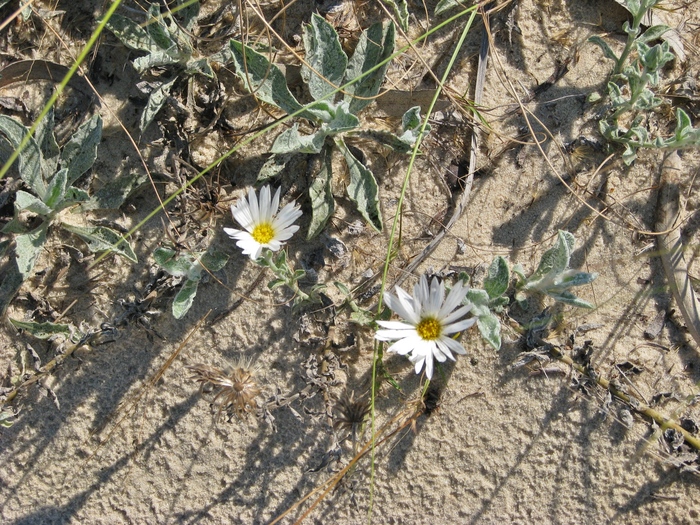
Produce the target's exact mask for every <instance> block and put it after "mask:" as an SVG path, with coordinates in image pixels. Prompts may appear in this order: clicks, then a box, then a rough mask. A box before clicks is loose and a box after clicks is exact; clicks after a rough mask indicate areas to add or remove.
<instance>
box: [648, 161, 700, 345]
mask: <svg viewBox="0 0 700 525" xmlns="http://www.w3.org/2000/svg"><path fill="white" fill-rule="evenodd" d="M681 172H682V166H681V159H680V157H679V156H678V153H677V152H675V151H673V152H671V153H670V154H668V155H667V156H666V158H665V159H664V162H663V165H662V168H661V184H660V186H659V196H658V201H657V209H656V212H657V215H656V225H655V227H656V231H657V232H660V235H658V236H657V237H656V242H657V245H658V248H659V254H660V256H661V262H662V264H663V267H664V271H665V273H666V278H667V279H668V285H669V288H670V289H671V293H672V294H673V298H674V299H675V300H676V303H677V305H678V309H679V310H680V311H681V314H682V315H683V320H684V321H685V324H686V326H687V327H688V331H689V332H690V335H691V336H693V339H694V340H695V344H696V345H698V348H700V312H698V302H697V299H696V297H695V292H694V291H693V287H692V285H691V282H690V278H689V277H688V264H687V263H686V261H685V255H684V251H683V242H682V240H681V223H682V206H681V190H680V175H681ZM661 232H666V233H661Z"/></svg>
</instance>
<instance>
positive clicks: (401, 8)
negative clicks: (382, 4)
mask: <svg viewBox="0 0 700 525" xmlns="http://www.w3.org/2000/svg"><path fill="white" fill-rule="evenodd" d="M386 3H387V4H389V5H390V6H391V7H392V8H393V9H394V14H395V15H396V18H397V19H398V21H399V25H400V26H401V29H403V30H404V31H408V4H407V3H406V0H386Z"/></svg>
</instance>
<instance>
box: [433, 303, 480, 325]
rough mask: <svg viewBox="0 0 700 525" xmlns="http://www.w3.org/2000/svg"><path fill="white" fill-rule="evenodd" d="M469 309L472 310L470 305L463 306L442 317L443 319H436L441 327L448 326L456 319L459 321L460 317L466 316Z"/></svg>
mask: <svg viewBox="0 0 700 525" xmlns="http://www.w3.org/2000/svg"><path fill="white" fill-rule="evenodd" d="M471 309H472V306H471V305H465V306H462V307H461V308H457V309H456V310H455V311H454V312H452V313H451V314H449V315H446V316H443V317H439V318H438V319H440V322H441V323H442V324H443V325H448V324H450V323H453V322H454V321H456V320H457V319H461V318H462V317H464V316H465V315H467V314H468V313H469V311H470V310H471Z"/></svg>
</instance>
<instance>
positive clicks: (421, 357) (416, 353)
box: [374, 275, 476, 379]
mask: <svg viewBox="0 0 700 525" xmlns="http://www.w3.org/2000/svg"><path fill="white" fill-rule="evenodd" d="M468 290H469V288H468V287H467V286H465V285H463V284H462V282H461V281H460V282H458V283H457V284H455V286H454V287H453V288H452V289H451V290H450V293H449V295H448V296H447V299H445V283H443V282H441V281H440V280H438V279H437V277H433V279H432V281H431V283H430V286H428V279H427V277H426V276H425V275H423V276H421V278H420V280H419V281H418V284H416V285H415V287H414V288H413V297H411V296H410V295H409V294H407V293H406V292H405V291H403V290H402V289H401V288H399V287H398V286H397V287H396V296H394V295H392V294H390V293H388V292H386V293H385V294H384V301H385V302H386V304H387V306H388V307H389V308H391V310H393V311H394V312H395V313H397V314H398V315H399V316H401V317H402V318H403V319H404V320H403V321H377V324H379V326H381V327H382V330H377V333H376V334H375V336H374V337H375V338H376V339H379V340H380V341H396V342H395V343H394V344H392V345H391V346H390V347H389V348H388V349H387V352H395V353H397V354H400V355H407V354H408V358H409V359H410V360H411V362H412V363H413V364H414V365H415V369H416V374H419V373H420V372H421V370H422V369H423V367H424V366H425V375H426V376H427V377H428V379H432V377H433V359H437V360H438V361H440V362H443V361H445V360H446V359H447V358H450V359H452V360H453V361H454V360H455V359H454V357H453V355H452V352H455V353H458V354H466V353H467V352H466V350H465V349H464V347H463V346H462V345H461V344H460V343H458V342H457V341H455V340H454V339H453V338H452V337H450V336H451V335H453V334H456V333H457V332H461V331H463V330H466V329H467V328H470V327H471V326H472V325H473V324H474V323H475V322H476V318H470V319H464V316H465V315H466V314H467V313H468V312H469V310H470V309H471V306H469V305H468V306H462V307H460V308H457V307H458V306H459V305H460V304H461V303H462V300H463V299H464V297H465V296H466V295H467V291H468ZM455 308H457V309H456V310H455Z"/></svg>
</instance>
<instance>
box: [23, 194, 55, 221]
mask: <svg viewBox="0 0 700 525" xmlns="http://www.w3.org/2000/svg"><path fill="white" fill-rule="evenodd" d="M15 208H16V209H17V211H29V212H32V213H36V214H37V215H42V216H44V217H46V216H48V215H50V214H51V212H52V211H53V210H52V209H51V208H49V207H48V206H47V205H46V204H45V203H44V202H43V201H42V200H41V199H40V198H38V197H35V196H34V195H32V194H31V193H27V192H26V191H24V190H18V191H17V193H16V194H15Z"/></svg>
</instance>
